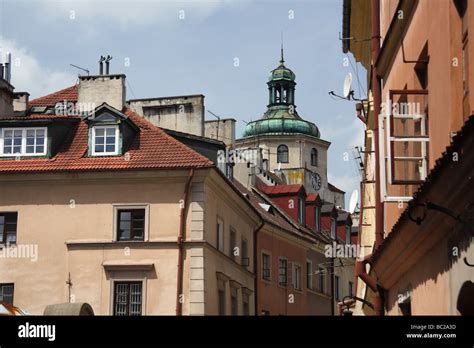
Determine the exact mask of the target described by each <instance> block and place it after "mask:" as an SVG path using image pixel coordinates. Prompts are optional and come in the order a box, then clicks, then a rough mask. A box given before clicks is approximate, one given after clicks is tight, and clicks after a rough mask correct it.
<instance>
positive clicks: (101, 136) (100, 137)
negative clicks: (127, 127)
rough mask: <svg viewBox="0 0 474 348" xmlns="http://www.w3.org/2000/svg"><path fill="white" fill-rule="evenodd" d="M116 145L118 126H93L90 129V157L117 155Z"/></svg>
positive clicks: (117, 143)
mask: <svg viewBox="0 0 474 348" xmlns="http://www.w3.org/2000/svg"><path fill="white" fill-rule="evenodd" d="M118 145H119V127H118V126H95V127H93V128H92V155H94V156H101V155H117V154H118V147H119V146H118Z"/></svg>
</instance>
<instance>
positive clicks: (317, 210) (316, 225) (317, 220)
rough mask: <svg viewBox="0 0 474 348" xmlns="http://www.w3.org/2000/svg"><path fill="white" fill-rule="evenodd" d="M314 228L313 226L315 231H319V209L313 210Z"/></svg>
mask: <svg viewBox="0 0 474 348" xmlns="http://www.w3.org/2000/svg"><path fill="white" fill-rule="evenodd" d="M314 210H315V211H314V226H315V229H316V231H320V230H321V208H320V207H318V206H317V207H316V208H314Z"/></svg>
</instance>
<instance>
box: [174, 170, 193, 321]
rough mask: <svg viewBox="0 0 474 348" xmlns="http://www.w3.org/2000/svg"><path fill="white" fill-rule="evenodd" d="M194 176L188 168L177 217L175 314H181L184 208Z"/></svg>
mask: <svg viewBox="0 0 474 348" xmlns="http://www.w3.org/2000/svg"><path fill="white" fill-rule="evenodd" d="M193 176H194V169H190V170H189V174H188V179H187V180H186V185H185V187H184V192H183V196H182V199H181V201H180V202H179V203H180V205H181V213H180V218H179V235H178V240H177V243H178V276H177V286H176V315H177V316H181V315H183V303H182V301H181V295H182V293H183V273H184V272H183V269H184V241H185V239H186V235H185V234H186V210H187V207H188V198H189V188H190V186H191V181H192V179H193Z"/></svg>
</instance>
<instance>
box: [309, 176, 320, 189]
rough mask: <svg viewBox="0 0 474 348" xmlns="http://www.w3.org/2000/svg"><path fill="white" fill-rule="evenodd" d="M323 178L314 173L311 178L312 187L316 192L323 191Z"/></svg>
mask: <svg viewBox="0 0 474 348" xmlns="http://www.w3.org/2000/svg"><path fill="white" fill-rule="evenodd" d="M321 184H322V183H321V176H320V175H319V174H318V173H313V175H312V176H311V185H312V186H313V188H314V189H315V190H316V191H319V190H320V189H321Z"/></svg>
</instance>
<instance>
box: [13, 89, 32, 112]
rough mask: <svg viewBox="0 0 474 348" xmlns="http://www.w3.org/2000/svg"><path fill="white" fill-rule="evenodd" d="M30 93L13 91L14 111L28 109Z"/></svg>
mask: <svg viewBox="0 0 474 348" xmlns="http://www.w3.org/2000/svg"><path fill="white" fill-rule="evenodd" d="M29 98H30V93H28V92H15V93H13V111H15V112H17V111H18V112H24V111H26V110H27V109H28V100H29Z"/></svg>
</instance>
